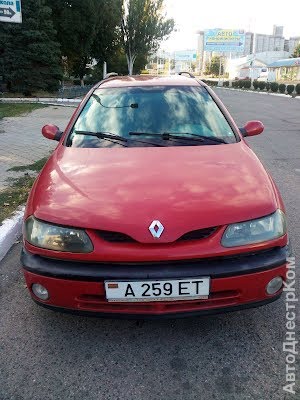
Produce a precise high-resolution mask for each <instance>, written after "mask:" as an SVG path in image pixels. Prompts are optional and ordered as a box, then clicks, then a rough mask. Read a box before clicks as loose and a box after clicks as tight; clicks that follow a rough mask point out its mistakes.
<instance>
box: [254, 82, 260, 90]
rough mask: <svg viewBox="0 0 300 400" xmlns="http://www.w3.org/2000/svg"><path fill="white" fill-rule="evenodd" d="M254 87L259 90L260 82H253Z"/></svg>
mask: <svg viewBox="0 0 300 400" xmlns="http://www.w3.org/2000/svg"><path fill="white" fill-rule="evenodd" d="M253 87H254V89H255V90H257V89H258V88H259V82H258V81H256V80H255V81H253Z"/></svg>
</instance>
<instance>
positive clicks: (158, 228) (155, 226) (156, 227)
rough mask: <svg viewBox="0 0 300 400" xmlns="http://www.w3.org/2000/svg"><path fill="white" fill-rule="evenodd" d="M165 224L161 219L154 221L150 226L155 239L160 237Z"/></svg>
mask: <svg viewBox="0 0 300 400" xmlns="http://www.w3.org/2000/svg"><path fill="white" fill-rule="evenodd" d="M164 229H165V228H164V226H163V224H162V223H161V222H159V221H153V222H152V224H151V225H150V226H149V231H150V232H151V234H152V236H153V237H154V238H155V239H159V238H160V237H161V235H162V233H163V231H164Z"/></svg>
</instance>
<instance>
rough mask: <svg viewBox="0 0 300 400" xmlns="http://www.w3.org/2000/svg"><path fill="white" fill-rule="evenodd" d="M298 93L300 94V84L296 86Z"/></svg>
mask: <svg viewBox="0 0 300 400" xmlns="http://www.w3.org/2000/svg"><path fill="white" fill-rule="evenodd" d="M296 93H297V94H300V83H297V85H296Z"/></svg>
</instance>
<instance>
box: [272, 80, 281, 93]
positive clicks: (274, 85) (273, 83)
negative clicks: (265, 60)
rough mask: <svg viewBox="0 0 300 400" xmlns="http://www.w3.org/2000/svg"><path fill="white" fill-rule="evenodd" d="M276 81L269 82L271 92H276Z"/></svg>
mask: <svg viewBox="0 0 300 400" xmlns="http://www.w3.org/2000/svg"><path fill="white" fill-rule="evenodd" d="M278 86H279V85H278V83H277V82H271V91H272V92H273V93H277V92H278Z"/></svg>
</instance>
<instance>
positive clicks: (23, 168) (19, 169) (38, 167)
mask: <svg viewBox="0 0 300 400" xmlns="http://www.w3.org/2000/svg"><path fill="white" fill-rule="evenodd" d="M47 160H48V158H47V157H44V158H42V159H41V160H38V161H36V162H35V163H33V164H29V165H19V166H17V167H12V168H9V169H8V170H7V171H13V172H22V171H37V172H39V171H40V170H41V169H42V168H43V166H44V165H45V164H46V162H47Z"/></svg>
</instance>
